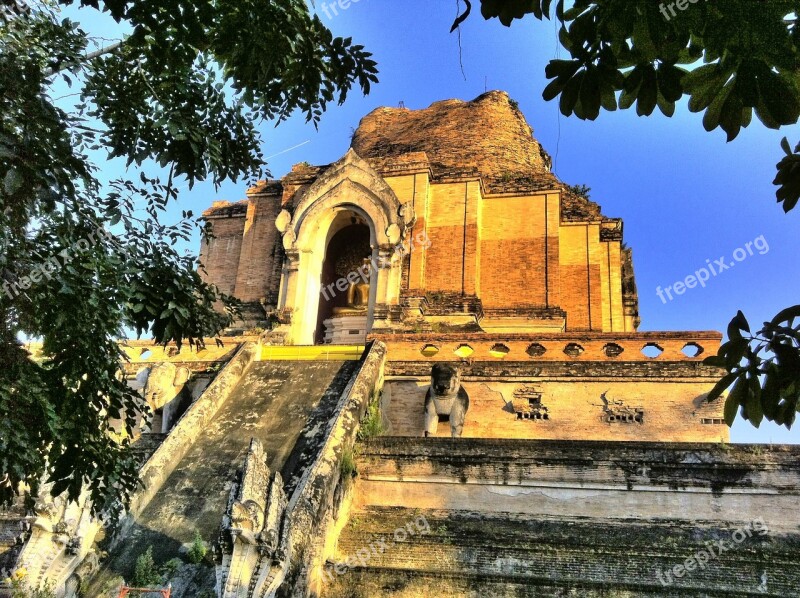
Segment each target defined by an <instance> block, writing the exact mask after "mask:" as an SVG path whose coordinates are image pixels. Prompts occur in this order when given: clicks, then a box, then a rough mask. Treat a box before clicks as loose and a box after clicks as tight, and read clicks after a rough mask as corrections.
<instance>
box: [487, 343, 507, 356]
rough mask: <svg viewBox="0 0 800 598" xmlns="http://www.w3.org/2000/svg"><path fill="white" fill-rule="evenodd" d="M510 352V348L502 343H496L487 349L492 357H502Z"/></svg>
mask: <svg viewBox="0 0 800 598" xmlns="http://www.w3.org/2000/svg"><path fill="white" fill-rule="evenodd" d="M510 352H511V349H509V348H508V347H506V346H505V345H504V344H502V343H497V344H496V345H494V346H493V347H492V348H491V349H489V355H491V356H492V357H496V358H498V359H502V358H503V357H505V356H506V355H508V354H509V353H510Z"/></svg>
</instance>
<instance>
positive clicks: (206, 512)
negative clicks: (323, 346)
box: [88, 361, 358, 598]
mask: <svg viewBox="0 0 800 598" xmlns="http://www.w3.org/2000/svg"><path fill="white" fill-rule="evenodd" d="M357 365H358V362H356V361H275V362H268V361H264V362H255V363H253V364H252V365H251V366H250V367H249V369H247V371H246V373H245V374H244V376H243V377H242V379H241V380H240V381H239V382H238V383H237V384H236V386H235V388H234V389H233V391H232V392H231V395H230V397H229V398H228V399H227V400H226V401H225V403H224V404H223V405H222V406H221V407H220V408H219V411H218V412H217V413H216V415H215V416H214V417H213V418H212V419H211V421H209V422H208V424H207V425H206V426H205V427H204V429H203V430H202V431H201V432H200V434H199V436H198V437H197V439H196V440H195V441H194V443H193V444H192V446H191V448H190V449H189V450H188V451H187V452H186V454H185V456H183V457H182V458H181V459H180V460H179V461H178V462H177V464H176V466H175V468H174V470H173V471H172V473H171V474H170V475H169V477H168V478H167V479H166V480H165V482H164V484H163V485H162V486H161V488H160V490H158V492H156V493H155V495H154V496H153V498H152V499H151V500H150V501H149V503H148V504H147V506H146V507H145V508H144V509H143V511H142V512H141V514H140V515H139V516H138V517H137V519H136V521H135V523H133V525H132V526H131V527H130V529H129V530H127V531H126V533H125V535H124V538H122V539H121V541H120V542H119V543H118V544H117V546H116V547H115V548H114V549H113V550H112V551H111V552H110V554H109V556H108V559H107V560H106V561H105V562H104V563H103V564H102V567H101V569H100V571H99V572H98V574H97V575H95V576H94V577H93V579H92V580H91V581H90V583H89V587H88V595H90V596H93V597H96V596H105V595H106V594H105V589H106V588H107V587H108V586H109V584H111V582H113V581H114V580H115V579H117V578H118V577H122V578H124V579H126V580H131V579H132V577H133V572H134V569H135V565H136V559H137V558H138V557H139V556H140V555H141V554H143V553H144V552H145V551H146V550H147V549H148V547H150V548H152V553H153V558H154V560H155V562H156V563H157V564H158V565H159V566H160V565H163V564H164V563H167V562H168V561H169V560H170V559H173V558H176V557H180V556H181V555H183V554H184V553H185V551H186V549H187V547H188V546H189V545H190V544H191V543H192V541H193V538H194V534H195V532H197V533H199V534H200V536H201V538H203V539H204V540H205V541H206V542H207V543H211V542H212V541H214V540H216V538H217V537H218V536H219V533H220V525H221V522H222V520H223V516H224V515H225V513H226V507H227V505H228V501H229V496H230V492H231V488H232V486H233V485H234V484H235V483H236V480H237V477H238V476H239V475H240V474H239V473H238V470H240V468H241V467H242V463H243V461H244V458H245V455H246V454H247V451H248V447H249V445H250V443H251V440H252V439H253V438H256V439H258V440H260V441H261V442H262V443H263V446H264V449H265V451H266V454H267V455H268V466H269V468H270V470H272V471H278V472H281V473H282V474H283V479H284V480H286V484H287V487H292V485H293V484H296V480H297V478H298V477H299V476H300V475H301V473H302V469H303V467H305V466H307V464H308V456H307V454H306V453H308V452H309V451H310V452H312V453H313V449H314V442H315V441H318V438H317V436H319V434H320V433H321V432H320V431H319V430H318V428H319V425H318V423H319V422H320V421H327V420H328V419H330V417H331V415H332V413H333V411H334V409H335V407H336V405H337V403H338V400H339V398H340V396H341V394H342V392H343V390H344V388H345V387H346V385H347V383H348V382H349V380H350V378H351V377H352V375H353V373H354V372H355V371H356V369H357ZM310 426H311V428H310ZM173 433H174V431H173ZM150 440H158V439H155V438H153V439H150ZM142 448H143V449H144V446H143V447H142ZM214 576H215V573H214V569H213V568H212V567H210V566H208V563H203V564H201V565H198V566H196V567H195V568H194V569H193V570H192V571H190V572H188V573H187V576H186V577H187V579H185V580H181V579H178V580H176V581H175V583H173V593H172V595H173V596H174V597H176V598H180V597H181V596H196V595H199V594H201V593H202V592H203V591H213V590H214V585H215V580H214ZM111 585H112V586H113V584H111Z"/></svg>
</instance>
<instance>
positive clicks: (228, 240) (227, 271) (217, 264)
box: [200, 209, 245, 295]
mask: <svg viewBox="0 0 800 598" xmlns="http://www.w3.org/2000/svg"><path fill="white" fill-rule="evenodd" d="M210 212H211V210H209V211H208V212H207V213H206V214H204V216H205V217H206V218H207V219H208V220H210V222H211V226H212V231H213V234H214V238H213V239H211V240H209V241H208V242H202V243H201V246H200V262H201V263H202V264H203V265H204V266H205V272H204V271H202V270H201V271H200V274H201V276H203V279H204V280H206V281H208V282H211V283H213V284H215V285H217V286H218V287H219V289H220V290H221V291H222V292H223V293H226V294H228V295H232V294H235V290H236V276H237V273H238V271H239V257H240V254H241V251H242V239H243V235H244V226H245V210H244V209H242V210H236V211H234V210H232V209H228V210H225V211H222V212H217V213H214V214H212V213H210Z"/></svg>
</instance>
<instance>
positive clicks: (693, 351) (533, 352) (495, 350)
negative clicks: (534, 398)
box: [420, 342, 704, 359]
mask: <svg viewBox="0 0 800 598" xmlns="http://www.w3.org/2000/svg"><path fill="white" fill-rule="evenodd" d="M602 351H603V353H604V354H605V356H606V357H611V358H612V359H613V358H615V357H619V356H620V355H622V353H623V352H624V351H625V348H624V347H622V346H620V345H618V344H617V343H606V344H605V345H604V346H603V349H602ZM703 351H704V349H703V347H701V346H700V345H698V344H697V343H695V342H690V343H686V344H685V345H684V347H683V349H681V352H682V353H683V354H684V355H685V356H686V357H689V358H692V359H693V358H695V357H699V356H700V355H701V354H702V353H703ZM510 352H511V349H509V348H508V347H507V346H506V345H504V344H502V343H497V344H495V345H493V346H492V348H491V349H489V355H491V356H492V357H494V358H496V359H503V358H504V357H505V356H506V355H508V354H509V353H510ZM546 352H547V349H546V348H545V346H544V345H542V344H541V343H532V344H530V345H529V346H528V348H527V349H526V350H525V353H527V354H528V355H529V356H530V357H533V358H537V357H541V356H542V355H544V354H545V353H546ZM583 352H584V348H583V347H582V346H581V345H579V344H578V343H568V344H567V345H566V346H565V347H564V353H565V354H566V355H568V356H569V357H580V356H581V355H582V354H583ZM663 352H664V348H663V347H662V346H661V345H659V344H658V343H654V342H650V343H647V344H646V345H645V346H644V347H642V355H644V356H645V357H648V358H650V359H656V358H657V357H659V356H660V355H661V354H662V353H663ZM420 353H422V355H423V357H433V356H434V355H436V354H438V353H439V347H437V346H436V345H431V344H428V345H425V346H424V347H422V349H421V350H420ZM454 353H455V355H456V356H457V357H460V358H461V359H467V358H468V357H470V356H471V355H472V354H473V353H475V349H473V348H472V347H470V346H469V345H467V344H466V343H464V344H461V345H459V346H458V348H457V349H456V350H455V351H454Z"/></svg>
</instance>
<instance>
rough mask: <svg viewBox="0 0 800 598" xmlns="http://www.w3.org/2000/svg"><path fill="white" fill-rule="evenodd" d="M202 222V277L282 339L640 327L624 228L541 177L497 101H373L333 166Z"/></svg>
mask: <svg viewBox="0 0 800 598" xmlns="http://www.w3.org/2000/svg"><path fill="white" fill-rule="evenodd" d="M204 216H205V217H206V218H208V219H209V220H211V222H212V223H213V225H214V231H215V234H216V236H217V238H216V239H215V240H214V241H212V242H211V245H210V246H207V247H204V248H203V256H202V259H203V261H204V263H205V264H206V267H207V268H208V273H209V275H208V277H209V279H210V280H211V281H213V282H215V283H216V284H217V285H219V286H220V288H221V289H222V290H223V291H225V292H227V293H229V294H232V295H235V296H236V297H238V298H239V299H241V300H242V301H245V302H251V303H254V304H258V303H260V304H261V305H265V306H268V307H269V308H272V309H274V310H275V312H276V313H277V314H278V316H279V318H280V321H281V323H282V324H283V326H282V331H283V332H284V333H285V335H286V341H287V342H289V343H292V344H301V345H302V344H314V343H321V342H334V343H343V342H363V341H364V339H365V336H366V335H367V334H370V333H378V332H387V331H393V332H401V331H416V330H420V329H422V330H425V329H427V330H430V329H431V328H432V327H434V328H436V329H438V330H445V329H446V330H460V331H476V332H477V331H484V332H488V333H494V332H497V333H500V332H503V333H513V332H521V333H524V332H577V331H587V332H589V331H595V332H633V331H635V330H636V327H637V326H638V301H637V297H636V287H635V283H634V280H633V269H632V265H631V253H630V251H629V250H627V249H625V248H623V245H622V221H621V220H619V219H615V218H608V217H606V216H603V215H602V214H601V212H600V208H599V206H598V205H597V204H595V203H592V202H591V201H589V200H588V199H587V198H585V197H581V196H580V195H577V194H576V193H574V192H572V191H571V190H570V188H569V187H568V186H566V185H564V184H563V183H562V182H561V181H559V180H558V179H557V178H556V177H555V176H554V175H553V174H552V173H551V172H550V156H549V155H548V154H547V153H546V152H545V151H544V149H543V148H542V146H541V145H540V144H539V142H537V141H536V139H534V137H533V131H532V129H531V127H530V126H529V125H528V123H527V122H526V121H525V118H524V117H523V115H522V113H521V112H520V111H519V110H518V108H517V107H516V104H515V103H514V102H513V101H511V100H510V99H509V97H508V95H507V94H505V93H504V92H496V91H495V92H489V93H486V94H484V95H482V96H480V97H478V98H477V99H475V100H473V101H471V102H463V101H460V100H446V101H443V102H437V103H435V104H433V105H432V106H430V107H429V108H426V109H424V110H408V109H405V108H379V109H377V110H375V111H373V112H372V113H370V114H369V115H367V116H366V117H364V119H363V120H362V121H361V123H360V125H359V127H358V129H357V130H356V132H355V135H354V136H353V141H352V147H351V149H350V151H349V152H348V153H347V154H346V155H345V156H344V157H343V158H342V159H341V160H339V161H338V162H336V163H334V164H329V165H325V166H316V167H314V166H308V165H306V164H301V165H297V166H295V167H294V169H293V170H292V172H291V173H290V174H288V175H287V176H286V177H284V178H283V179H282V180H280V181H269V182H264V183H262V184H259V185H258V186H256V187H254V188H252V189H250V190H249V191H248V199H247V200H246V201H244V202H240V203H235V204H230V203H226V202H218V203H215V204H214V206H213V207H212V208H211V209H210V210H208V211H206V212H205V214H204ZM276 221H277V224H278V226H277V228H276V226H275V223H276ZM343 253H346V254H348V255H347V256H345V255H343ZM364 259H366V260H367V263H369V262H370V261H371V263H372V264H373V268H372V271H373V273H372V276H371V277H370V282H369V297H368V298H365V300H364V301H363V302H362V305H361V307H362V308H363V309H362V310H361V311H360V312H359V311H358V310H354V311H351V312H348V311H347V309H346V308H347V307H348V305H347V303H348V289H349V287H350V286H352V285H353V284H354V283H353V282H352V281H348V280H347V276H348V274H350V273H351V272H356V271H358V268H359V267H360V266H361V260H364ZM364 278H365V277H361V279H362V280H361V282H362V283H364V282H365V280H364ZM337 284H338V285H339V288H337ZM318 287H321V288H319V289H318ZM320 291H321V292H320ZM350 307H354V306H352V305H351V306H350ZM256 311H257V308H256ZM334 311H335V312H336V313H335V314H334ZM334 315H335V316H337V317H332V316H334ZM354 330H355V331H357V332H355V333H354V332H353V331H354Z"/></svg>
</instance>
